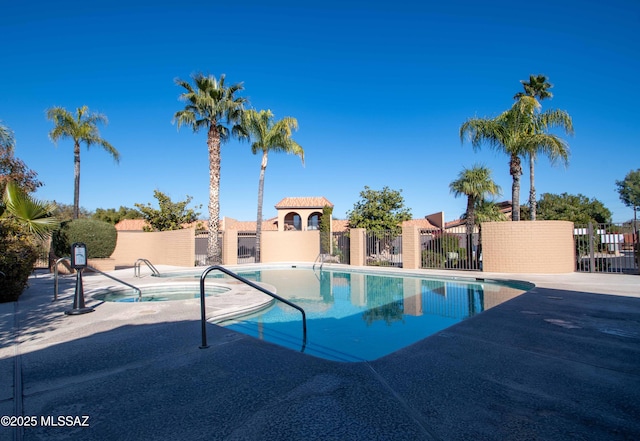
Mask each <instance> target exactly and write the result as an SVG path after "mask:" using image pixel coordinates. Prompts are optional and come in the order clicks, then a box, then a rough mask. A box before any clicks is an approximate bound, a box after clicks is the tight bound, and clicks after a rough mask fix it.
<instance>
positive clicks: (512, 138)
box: [460, 96, 568, 221]
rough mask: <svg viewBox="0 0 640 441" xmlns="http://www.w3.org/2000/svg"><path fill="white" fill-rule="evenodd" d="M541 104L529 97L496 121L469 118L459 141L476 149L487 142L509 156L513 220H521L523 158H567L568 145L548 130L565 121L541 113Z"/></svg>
mask: <svg viewBox="0 0 640 441" xmlns="http://www.w3.org/2000/svg"><path fill="white" fill-rule="evenodd" d="M539 108H540V103H538V101H537V100H536V99H535V98H533V97H530V96H522V97H520V98H519V99H518V100H517V101H516V102H515V103H514V104H513V106H511V108H510V109H509V110H507V111H505V112H503V113H502V114H500V115H499V116H498V117H496V118H470V119H468V120H467V121H465V122H464V123H463V124H462V126H461V127H460V139H461V141H462V142H464V139H465V138H468V139H469V141H470V142H471V145H472V146H473V148H474V149H478V148H480V146H481V145H482V143H484V142H486V143H488V144H489V146H490V147H492V148H494V149H496V150H499V151H502V152H504V153H506V154H507V155H508V156H509V174H510V175H511V177H512V179H513V183H512V186H511V203H512V206H513V210H512V217H511V218H512V220H513V221H519V220H520V176H521V175H522V162H521V157H523V156H526V155H528V153H529V152H530V151H532V150H536V149H537V150H538V151H544V152H551V151H557V152H564V153H561V154H560V155H559V156H560V157H564V156H565V155H568V147H567V145H566V142H565V141H563V140H562V139H561V138H560V137H558V136H557V135H554V134H549V133H546V130H547V129H549V128H551V127H554V126H556V124H557V123H558V122H557V121H556V120H557V119H560V120H561V119H562V118H561V116H560V114H557V113H555V112H559V111H555V112H545V113H544V114H540V113H538V111H539Z"/></svg>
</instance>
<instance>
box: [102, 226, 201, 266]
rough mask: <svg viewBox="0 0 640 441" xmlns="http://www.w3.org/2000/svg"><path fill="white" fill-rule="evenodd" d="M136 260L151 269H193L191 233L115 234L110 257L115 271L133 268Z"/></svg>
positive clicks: (193, 254) (190, 230)
mask: <svg viewBox="0 0 640 441" xmlns="http://www.w3.org/2000/svg"><path fill="white" fill-rule="evenodd" d="M140 258H143V259H147V260H149V261H150V262H151V263H152V264H154V265H176V266H194V265H195V260H196V240H195V230H194V229H192V228H189V229H182V230H175V231H158V232H142V231H118V241H117V243H116V249H115V251H114V252H113V254H112V255H111V259H113V260H114V261H115V262H114V264H115V267H121V266H133V265H134V264H135V262H136V260H138V259H140Z"/></svg>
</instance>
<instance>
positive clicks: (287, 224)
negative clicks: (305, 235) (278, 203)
mask: <svg viewBox="0 0 640 441" xmlns="http://www.w3.org/2000/svg"><path fill="white" fill-rule="evenodd" d="M300 230H302V220H301V219H300V215H299V214H298V213H296V212H293V211H292V212H291V213H287V215H286V216H285V217H284V231H300Z"/></svg>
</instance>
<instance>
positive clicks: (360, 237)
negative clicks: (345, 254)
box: [349, 228, 367, 266]
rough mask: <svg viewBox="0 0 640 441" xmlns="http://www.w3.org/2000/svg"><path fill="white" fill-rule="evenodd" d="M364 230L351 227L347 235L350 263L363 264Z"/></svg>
mask: <svg viewBox="0 0 640 441" xmlns="http://www.w3.org/2000/svg"><path fill="white" fill-rule="evenodd" d="M366 232H367V231H366V230H365V229H364V228H352V229H351V231H350V233H349V236H350V238H351V241H350V243H351V245H350V249H349V253H350V256H349V258H350V259H351V262H350V265H352V266H364V264H365V258H366V243H365V237H366Z"/></svg>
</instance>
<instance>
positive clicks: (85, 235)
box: [52, 219, 118, 259]
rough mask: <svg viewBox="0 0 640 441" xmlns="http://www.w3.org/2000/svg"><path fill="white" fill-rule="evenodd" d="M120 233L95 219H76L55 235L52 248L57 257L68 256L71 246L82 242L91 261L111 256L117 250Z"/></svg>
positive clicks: (61, 227) (108, 224)
mask: <svg viewBox="0 0 640 441" xmlns="http://www.w3.org/2000/svg"><path fill="white" fill-rule="evenodd" d="M117 236H118V232H117V231H116V228H115V226H113V225H111V224H110V223H108V222H104V221H99V220H94V219H76V220H72V221H69V222H64V223H63V224H62V225H61V226H60V229H58V230H56V231H55V232H54V233H53V237H52V246H53V250H54V252H55V254H56V255H57V256H68V255H69V253H70V251H71V245H72V244H73V243H75V242H82V243H84V244H85V245H86V246H87V257H88V258H89V259H101V258H106V257H109V256H111V254H112V253H113V251H114V250H115V248H116V240H117Z"/></svg>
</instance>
